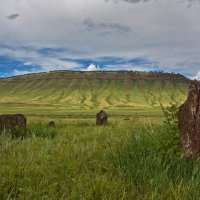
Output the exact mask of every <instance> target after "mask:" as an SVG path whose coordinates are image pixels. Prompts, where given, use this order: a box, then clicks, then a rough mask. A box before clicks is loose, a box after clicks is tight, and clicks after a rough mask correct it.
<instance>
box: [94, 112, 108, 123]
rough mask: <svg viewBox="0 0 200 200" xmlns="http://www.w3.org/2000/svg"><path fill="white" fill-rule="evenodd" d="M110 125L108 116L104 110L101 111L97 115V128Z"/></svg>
mask: <svg viewBox="0 0 200 200" xmlns="http://www.w3.org/2000/svg"><path fill="white" fill-rule="evenodd" d="M107 124H108V116H107V114H106V112H105V111H104V110H101V111H100V112H99V113H97V115H96V125H97V126H105V125H107Z"/></svg>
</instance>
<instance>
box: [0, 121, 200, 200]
mask: <svg viewBox="0 0 200 200" xmlns="http://www.w3.org/2000/svg"><path fill="white" fill-rule="evenodd" d="M28 130H29V133H30V134H29V136H28V137H27V138H24V139H23V140H18V139H12V138H11V137H7V136H6V135H5V134H3V135H0V199H73V200H76V199H95V200H96V199H97V200H98V199H147V200H149V199H155V200H157V199H180V200H182V199H183V200H184V199H185V200H186V199H199V196H200V187H199V186H200V179H199V177H200V161H199V160H198V159H196V160H192V159H189V158H186V157H184V156H183V154H182V152H181V149H180V147H179V145H178V144H177V143H176V145H174V138H172V137H171V136H172V134H169V131H170V130H168V129H167V128H166V126H164V125H151V124H149V125H145V124H139V123H137V122H134V121H131V120H130V121H120V122H119V121H117V122H116V123H112V124H110V125H109V126H107V127H96V126H95V125H93V124H91V123H88V122H70V123H66V124H57V127H56V129H54V130H52V129H48V128H46V125H43V124H39V125H38V124H31V125H29V127H28ZM52 131H56V134H55V135H54V134H53V137H52V136H51V135H52ZM48 134H49V136H48ZM171 142H172V143H171ZM171 146H173V147H174V148H173V150H170V147H171Z"/></svg>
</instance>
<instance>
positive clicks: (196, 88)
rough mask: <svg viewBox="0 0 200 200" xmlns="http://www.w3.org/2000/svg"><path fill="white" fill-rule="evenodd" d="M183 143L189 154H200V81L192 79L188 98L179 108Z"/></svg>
mask: <svg viewBox="0 0 200 200" xmlns="http://www.w3.org/2000/svg"><path fill="white" fill-rule="evenodd" d="M178 123H179V124H178V125H179V130H180V136H181V145H182V147H183V149H184V150H185V151H186V153H187V154H189V155H200V82H199V81H196V80H195V81H192V83H191V85H190V88H189V93H188V97H187V100H186V101H185V103H184V104H183V105H181V107H180V108H179V113H178Z"/></svg>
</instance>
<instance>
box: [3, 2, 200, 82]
mask: <svg viewBox="0 0 200 200" xmlns="http://www.w3.org/2000/svg"><path fill="white" fill-rule="evenodd" d="M199 20H200V0H59V1H58V0H42V1H41V0H28V1H27V0H0V77H7V76H16V75H21V74H26V73H33V72H34V73H35V72H42V71H52V70H86V71H94V70H139V71H165V72H175V73H181V74H183V75H185V76H187V77H189V78H197V79H200V23H199Z"/></svg>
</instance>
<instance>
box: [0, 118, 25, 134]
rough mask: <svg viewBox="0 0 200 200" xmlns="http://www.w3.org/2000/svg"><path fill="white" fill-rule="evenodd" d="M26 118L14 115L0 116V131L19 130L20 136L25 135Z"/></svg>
mask: <svg viewBox="0 0 200 200" xmlns="http://www.w3.org/2000/svg"><path fill="white" fill-rule="evenodd" d="M26 121H27V120H26V117H25V116H24V115H22V114H16V115H0V131H3V130H5V131H10V130H12V129H14V128H19V129H20V130H21V134H22V135H25V134H26Z"/></svg>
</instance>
